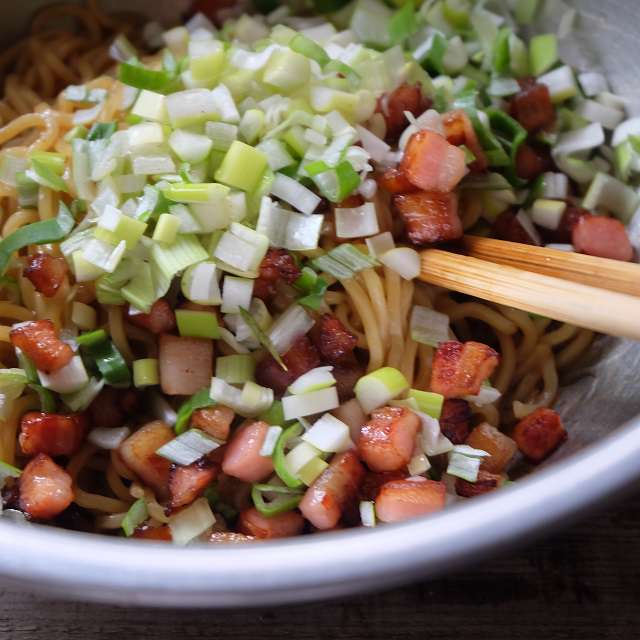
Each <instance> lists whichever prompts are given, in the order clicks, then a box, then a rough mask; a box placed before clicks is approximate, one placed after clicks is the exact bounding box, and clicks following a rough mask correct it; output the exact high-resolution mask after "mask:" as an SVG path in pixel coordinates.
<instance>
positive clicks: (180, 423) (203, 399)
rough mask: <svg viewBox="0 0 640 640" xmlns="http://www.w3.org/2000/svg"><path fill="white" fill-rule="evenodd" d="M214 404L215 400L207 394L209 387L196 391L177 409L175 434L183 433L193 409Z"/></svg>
mask: <svg viewBox="0 0 640 640" xmlns="http://www.w3.org/2000/svg"><path fill="white" fill-rule="evenodd" d="M215 404H216V402H215V400H212V399H211V396H210V395H209V389H201V390H200V391H198V392H197V393H194V394H193V395H192V396H191V397H190V398H189V399H188V400H187V401H186V402H184V403H183V404H182V405H181V406H180V408H179V409H178V414H177V418H176V426H175V432H176V434H177V435H180V434H181V433H184V431H185V429H186V428H187V426H188V425H189V421H190V420H191V414H192V413H193V412H194V411H196V410H197V409H204V408H206V407H212V406H214V405H215Z"/></svg>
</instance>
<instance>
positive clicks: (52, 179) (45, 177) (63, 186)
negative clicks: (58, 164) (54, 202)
mask: <svg viewBox="0 0 640 640" xmlns="http://www.w3.org/2000/svg"><path fill="white" fill-rule="evenodd" d="M31 168H32V169H33V174H32V175H35V176H36V178H37V180H38V182H39V183H40V184H41V185H42V186H43V187H48V188H49V189H53V191H64V192H65V193H68V192H69V187H67V183H66V182H65V181H64V180H63V179H62V178H61V177H60V176H59V175H58V174H57V173H55V172H54V171H53V170H52V169H51V168H50V167H49V165H48V164H46V163H44V162H42V160H36V159H34V160H31Z"/></svg>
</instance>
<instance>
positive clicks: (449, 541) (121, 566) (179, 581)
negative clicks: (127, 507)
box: [0, 417, 640, 608]
mask: <svg viewBox="0 0 640 640" xmlns="http://www.w3.org/2000/svg"><path fill="white" fill-rule="evenodd" d="M639 455H640V417H638V418H635V419H634V420H632V421H630V422H628V423H626V424H625V426H623V427H621V428H619V429H617V430H616V431H614V432H613V433H612V434H610V435H608V436H607V437H606V438H604V439H602V440H600V441H598V442H596V443H594V444H591V445H589V446H587V447H585V449H584V450H581V451H580V452H577V453H575V454H572V455H571V456H569V457H568V458H566V459H561V460H559V461H558V462H556V463H554V464H553V465H550V466H549V467H548V468H545V469H541V470H539V471H538V472H536V473H534V474H533V475H531V476H528V477H526V478H523V479H521V480H519V481H518V482H517V483H514V484H513V485H510V486H509V487H508V488H505V489H502V490H500V491H498V492H494V493H492V494H488V495H485V496H481V497H479V498H476V499H474V500H473V501H467V502H465V503H464V504H457V505H453V506H452V507H450V508H448V509H445V510H444V511H442V512H439V513H438V514H434V515H432V516H427V517H423V518H418V519H415V520H412V521H408V522H404V523H398V524H393V525H385V526H384V527H377V528H373V529H364V528H355V529H348V530H344V531H338V532H332V533H325V534H321V535H309V536H302V537H299V538H293V539H289V540H281V541H272V542H261V543H259V544H247V545H244V544H240V545H229V546H224V545H220V546H216V547H214V548H211V546H206V545H194V546H192V547H187V548H179V547H175V546H171V545H167V544H163V543H154V542H146V543H143V542H141V541H132V540H125V539H119V538H110V537H107V536H101V535H99V534H89V535H87V534H83V533H77V532H73V531H64V530H61V529H54V528H53V527H46V526H42V525H40V526H24V525H22V526H21V525H16V524H13V523H2V522H0V549H2V550H3V551H2V554H1V557H0V581H2V580H4V582H5V583H8V584H10V585H14V586H17V587H20V588H29V589H30V590H33V591H39V592H44V593H48V594H49V595H55V596H58V597H66V598H75V599H80V600H91V601H97V602H105V603H114V604H127V605H145V606H163V607H211V608H214V607H250V606H259V605H260V606H262V605H273V604H285V603H293V602H303V601H308V600H315V599H322V598H327V597H336V596H340V595H346V594H353V593H357V592H364V591H371V590H375V589H377V588H382V587H385V588H387V587H390V586H392V585H397V584H401V583H406V582H409V581H411V580H412V579H414V578H417V577H426V576H428V577H432V576H434V575H437V574H439V573H441V572H443V571H444V570H447V571H449V570H451V569H454V568H458V567H460V566H462V565H464V564H468V563H469V562H472V561H478V560H481V559H486V557H487V555H488V554H490V553H491V552H495V551H497V550H500V549H505V548H507V547H511V546H513V545H514V544H519V543H524V542H525V541H527V540H529V539H530V538H531V537H533V536H534V535H537V534H539V533H540V532H541V531H542V530H544V529H545V528H547V527H549V526H550V525H552V524H555V523H558V522H561V521H566V520H568V519H570V518H572V517H575V516H576V515H578V514H579V513H580V512H583V511H585V510H586V509H588V508H589V507H593V506H595V505H597V504H598V503H600V501H601V500H602V499H603V498H605V497H607V496H611V495H613V494H616V493H619V492H621V491H622V490H623V489H625V488H628V487H629V485H630V484H631V483H632V482H633V480H635V479H638V478H640V464H638V456H639Z"/></svg>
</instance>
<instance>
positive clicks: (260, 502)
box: [251, 484, 303, 517]
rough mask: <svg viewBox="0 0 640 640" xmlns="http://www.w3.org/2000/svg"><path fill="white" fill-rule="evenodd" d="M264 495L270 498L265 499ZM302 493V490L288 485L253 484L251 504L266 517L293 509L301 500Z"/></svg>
mask: <svg viewBox="0 0 640 640" xmlns="http://www.w3.org/2000/svg"><path fill="white" fill-rule="evenodd" d="M265 495H267V496H270V499H269V500H265ZM302 495H303V494H302V492H300V491H296V490H294V489H291V488H289V487H282V486H279V485H271V484H254V485H253V488H252V489H251V499H252V500H253V504H254V505H255V507H256V509H257V510H258V511H259V512H260V513H261V514H262V515H264V516H267V517H272V516H276V515H279V514H281V513H286V512H287V511H291V510H292V509H295V508H296V507H297V506H298V504H299V503H300V500H302Z"/></svg>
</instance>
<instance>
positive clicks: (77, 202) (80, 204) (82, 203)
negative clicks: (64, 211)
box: [69, 198, 87, 220]
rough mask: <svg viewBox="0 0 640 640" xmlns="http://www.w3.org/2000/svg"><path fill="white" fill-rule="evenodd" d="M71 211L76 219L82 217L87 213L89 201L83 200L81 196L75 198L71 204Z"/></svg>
mask: <svg viewBox="0 0 640 640" xmlns="http://www.w3.org/2000/svg"><path fill="white" fill-rule="evenodd" d="M69 209H70V211H71V215H72V216H73V219H74V220H78V219H80V218H81V217H82V216H83V215H84V214H85V213H87V201H86V200H81V199H80V198H75V199H74V200H72V201H71V205H70V206H69Z"/></svg>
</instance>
